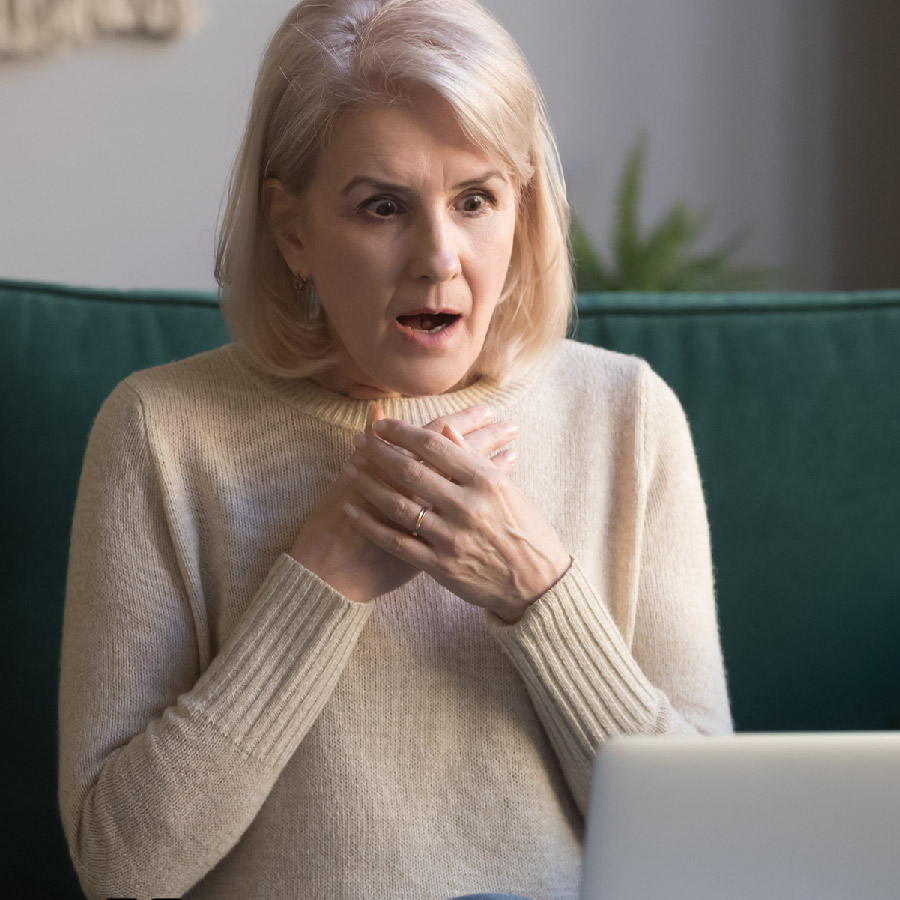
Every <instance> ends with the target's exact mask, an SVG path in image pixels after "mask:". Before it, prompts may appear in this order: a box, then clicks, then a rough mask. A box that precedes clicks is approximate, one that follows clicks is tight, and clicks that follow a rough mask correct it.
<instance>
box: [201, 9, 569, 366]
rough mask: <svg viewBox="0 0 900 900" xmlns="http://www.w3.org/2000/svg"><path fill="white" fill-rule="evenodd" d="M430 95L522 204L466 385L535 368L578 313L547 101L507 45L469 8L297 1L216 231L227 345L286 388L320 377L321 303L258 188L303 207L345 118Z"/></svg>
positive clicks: (266, 69) (323, 350) (496, 27)
mask: <svg viewBox="0 0 900 900" xmlns="http://www.w3.org/2000/svg"><path fill="white" fill-rule="evenodd" d="M419 87H427V88H430V89H431V90H433V91H435V92H436V93H437V94H438V95H439V96H441V97H442V98H443V99H444V100H445V101H446V102H447V103H448V104H449V105H450V106H451V108H452V109H453V111H454V113H455V115H456V117H457V120H458V122H459V125H460V128H461V129H462V131H463V133H464V134H465V135H466V137H467V138H468V139H469V140H470V141H471V142H472V143H473V144H474V145H475V146H477V147H479V148H480V149H481V150H483V151H485V152H487V153H489V154H491V155H493V156H495V157H497V158H498V159H500V160H502V161H503V162H504V163H505V164H506V165H507V166H508V167H509V169H510V171H511V172H512V173H513V176H514V180H515V182H516V183H517V187H518V189H519V195H518V207H517V220H516V232H515V237H514V241H513V251H512V258H511V261H510V265H509V270H508V272H507V277H506V283H505V284H504V288H503V293H502V295H501V302H500V303H499V304H498V306H497V309H496V311H495V312H494V316H493V319H492V321H491V325H490V328H489V330H488V334H487V337H486V339H485V344H484V347H483V349H482V352H481V354H480V356H479V358H478V360H477V362H476V366H475V369H476V372H475V374H478V375H481V376H482V377H487V378H491V379H493V380H497V381H503V380H505V379H507V378H512V377H516V376H519V375H521V374H523V372H524V370H527V369H529V368H531V367H532V366H534V365H536V364H538V363H540V362H542V361H543V360H544V359H546V358H547V356H549V354H550V353H552V352H553V350H554V349H555V348H556V347H557V345H558V344H559V342H560V341H561V340H562V338H563V337H564V336H565V332H566V328H567V326H568V322H569V315H570V312H571V308H572V295H573V285H572V270H571V263H570V257H569V250H568V242H567V235H568V223H569V209H568V204H567V202H566V197H565V184H564V182H563V177H562V170H561V167H560V164H559V157H558V154H557V150H556V144H555V141H554V138H553V134H552V132H551V130H550V126H549V123H548V120H547V115H546V111H545V109H544V103H543V98H542V96H541V93H540V89H539V88H538V86H537V83H536V81H535V79H534V76H533V74H532V73H531V70H530V69H529V67H528V64H527V63H526V61H525V59H524V57H523V56H522V53H521V51H520V50H519V48H518V47H517V46H516V44H515V42H514V41H513V39H512V38H511V37H510V35H509V34H508V33H507V32H506V31H505V30H504V29H503V27H502V26H501V25H500V24H499V23H497V22H496V21H495V20H494V19H493V18H492V17H491V16H490V15H489V14H488V13H487V12H486V11H485V10H484V9H482V7H481V6H479V5H478V4H477V3H476V2H474V0H304V2H301V3H299V4H298V5H297V6H295V7H294V9H293V10H291V12H290V13H289V14H288V15H287V17H286V18H285V20H284V21H283V22H282V24H281V26H280V27H279V28H278V30H277V31H276V32H275V34H274V36H273V37H272V40H271V41H270V43H269V46H268V48H267V50H266V52H265V55H264V56H263V60H262V63H261V65H260V71H259V75H258V77H257V81H256V88H255V90H254V94H253V100H252V104H251V107H250V115H249V119H248V122H247V127H246V130H245V132H244V137H243V140H242V143H241V146H240V149H239V151H238V155H237V158H236V160H235V163H234V167H233V169H232V173H231V180H230V184H229V190H228V197H227V202H226V207H225V212H224V215H223V218H222V221H221V224H220V227H219V236H218V250H217V253H216V268H215V274H216V280H217V281H218V283H219V286H220V288H221V302H222V309H223V312H224V314H225V319H226V322H227V323H228V327H229V329H230V331H231V334H232V336H233V338H234V339H235V340H236V341H238V342H239V343H241V344H242V345H243V346H244V347H246V349H247V351H248V352H249V353H250V355H251V356H252V358H253V359H254V360H255V362H256V363H257V365H259V366H260V367H261V368H263V369H264V370H265V371H268V372H270V373H271V374H274V375H279V376H282V377H305V376H310V375H314V374H316V373H318V372H321V371H323V370H325V369H326V368H328V367H329V366H330V365H331V364H332V362H333V348H332V342H331V338H330V336H329V332H328V326H327V322H326V320H325V317H324V314H323V313H322V311H321V309H320V308H319V305H318V303H317V301H316V297H315V294H314V291H312V290H311V289H309V288H308V287H307V288H301V289H300V290H298V289H297V287H296V286H295V283H294V277H293V273H292V272H291V271H290V270H289V268H288V266H287V264H286V263H285V261H284V259H283V258H282V256H281V253H280V252H279V250H278V247H277V245H276V243H275V240H274V237H273V231H272V224H271V223H269V222H268V221H267V218H266V214H265V211H264V209H263V207H262V199H261V189H262V185H263V181H264V180H265V179H266V178H267V177H276V178H278V179H279V180H280V181H281V182H282V184H283V185H284V187H285V189H286V190H287V191H288V192H289V193H291V194H293V195H295V196H301V195H302V193H303V191H304V189H305V188H306V187H307V186H308V185H309V182H310V181H311V179H312V177H313V174H314V172H315V167H316V162H317V160H318V155H319V152H320V151H321V149H322V147H323V146H324V145H325V144H326V143H327V141H328V136H329V134H330V132H331V130H332V128H333V127H334V124H335V121H336V120H337V118H338V116H340V115H341V113H342V112H345V111H346V110H348V109H350V108H353V107H358V106H361V105H368V106H372V105H374V106H378V105H382V106H385V105H389V104H391V103H396V102H398V101H401V102H402V101H403V100H404V99H406V98H408V97H409V96H410V93H411V91H413V90H415V89H416V88H419Z"/></svg>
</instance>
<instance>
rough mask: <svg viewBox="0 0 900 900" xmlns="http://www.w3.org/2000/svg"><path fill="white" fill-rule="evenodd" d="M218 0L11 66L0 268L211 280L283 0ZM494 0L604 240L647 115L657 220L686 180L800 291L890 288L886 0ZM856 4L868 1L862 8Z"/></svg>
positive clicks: (649, 211) (683, 192)
mask: <svg viewBox="0 0 900 900" xmlns="http://www.w3.org/2000/svg"><path fill="white" fill-rule="evenodd" d="M209 5H210V8H211V14H210V18H209V21H208V23H207V25H206V27H205V28H204V29H203V30H201V31H200V32H198V33H196V34H194V35H191V36H189V37H187V38H186V39H184V40H182V41H180V42H177V43H173V44H164V45H154V44H145V43H140V42H130V41H105V42H102V43H98V44H95V45H92V46H90V47H85V48H80V49H78V50H75V51H71V52H67V53H64V54H61V55H58V56H54V57H52V58H50V59H45V60H38V61H29V62H25V63H6V64H2V65H0V138H2V140H0V163H2V165H0V277H18V278H38V279H46V280H60V281H68V282H72V283H84V284H94V285H110V286H117V287H163V288H198V289H205V288H211V287H213V279H212V275H211V268H212V265H211V261H212V252H213V239H214V232H215V224H216V216H217V213H218V209H219V203H220V200H221V194H222V187H223V185H224V183H225V179H226V176H227V172H228V167H229V164H230V161H231V157H232V155H233V153H234V150H235V147H236V144H237V140H238V135H239V133H240V129H241V127H242V122H243V117H244V114H245V111H246V104H247V102H248V99H249V94H250V90H251V87H252V79H253V74H254V71H255V68H256V63H257V60H258V58H259V54H260V52H261V50H262V47H263V44H264V41H265V39H266V36H267V35H268V34H269V32H270V31H271V29H272V28H273V27H274V26H275V24H276V22H277V20H278V19H279V18H280V16H281V15H283V13H284V12H285V11H286V9H287V8H288V4H287V3H285V2H280V0H279V2H276V0H253V2H250V0H209ZM487 5H488V7H489V8H490V9H491V10H492V11H494V12H495V13H496V14H497V15H498V17H499V18H500V19H501V20H502V21H503V22H504V23H505V24H506V25H507V27H508V28H509V29H510V30H511V31H512V32H513V34H514V35H515V37H516V38H517V39H518V40H519V42H520V43H521V44H522V46H523V47H524V49H525V51H526V54H527V55H528V56H529V58H530V60H531V61H532V64H533V66H534V68H535V70H536V72H537V74H538V77H539V79H540V81H541V83H542V84H543V86H544V89H545V92H546V95H547V100H548V105H549V109H550V115H551V118H552V120H553V122H554V125H555V127H556V129H557V132H558V135H559V142H560V148H561V153H562V157H563V162H564V165H565V168H566V172H567V178H568V183H569V191H570V197H571V200H572V202H573V204H574V206H575V207H576V208H577V210H578V212H579V213H580V215H581V216H582V218H583V219H584V220H585V221H586V222H587V224H588V226H589V227H590V230H591V231H592V232H593V233H594V234H595V236H596V237H597V239H598V240H599V241H601V242H602V241H605V240H606V239H608V236H609V234H608V232H609V227H608V226H609V222H610V218H611V215H612V212H611V198H612V194H613V190H614V186H615V182H616V178H617V175H618V171H619V166H620V164H621V161H622V157H623V156H624V153H625V151H626V149H627V147H628V146H629V144H630V143H631V141H632V140H633V138H634V136H635V135H636V134H637V132H638V131H640V130H645V131H646V132H647V133H648V134H649V136H650V160H649V172H648V181H647V186H646V195H645V198H644V207H645V213H646V217H647V219H648V220H652V219H653V218H655V217H656V216H658V215H659V214H660V213H661V212H662V211H663V210H664V209H665V208H666V207H667V206H668V205H669V204H670V203H671V202H673V201H674V200H676V199H682V198H683V199H686V200H688V201H690V202H691V203H693V204H694V205H696V206H701V207H703V208H705V209H707V210H708V211H709V213H710V219H711V224H710V228H709V234H708V239H709V242H712V241H714V240H716V239H719V238H721V237H723V236H724V235H726V234H728V233H730V232H731V231H732V230H734V229H735V228H738V227H740V226H742V225H746V226H748V227H749V228H750V229H751V231H752V234H753V238H752V241H751V243H750V244H749V246H748V248H747V252H746V254H745V255H746V257H747V258H748V260H753V261H757V262H761V263H765V264H767V265H772V266H778V267H781V268H784V269H786V270H789V271H790V272H791V273H792V275H793V284H794V285H795V286H797V287H822V288H827V287H831V286H833V285H836V284H840V285H841V286H854V285H860V286H861V285H862V284H863V283H864V282H865V283H868V281H867V280H868V279H869V277H870V276H871V277H872V278H874V277H875V273H876V272H878V273H881V274H879V275H878V277H877V279H876V280H879V281H882V280H884V279H889V278H890V279H893V281H894V283H895V284H900V277H898V275H897V271H896V265H894V268H893V269H891V268H890V265H888V264H886V263H885V259H887V258H889V257H892V258H893V260H894V263H896V258H897V254H896V253H892V251H891V246H887V248H885V247H883V246H882V243H883V242H887V243H888V244H890V241H889V240H888V238H887V237H886V236H885V235H886V232H887V231H888V229H890V228H891V226H892V223H891V222H890V221H889V220H888V212H889V211H890V212H893V210H895V209H896V208H897V201H896V199H894V200H892V201H891V202H890V203H888V201H887V197H888V196H889V195H890V191H889V190H886V189H885V185H886V183H887V182H886V181H885V179H889V178H890V177H891V176H892V175H893V176H894V179H895V180H894V188H893V190H894V191H896V166H892V165H890V159H888V158H887V157H888V156H891V158H892V159H896V158H897V157H898V153H897V137H896V136H897V128H896V118H897V117H896V112H895V111H894V106H896V104H895V103H894V106H890V101H893V97H894V96H895V95H896V90H897V87H898V84H897V81H898V73H897V60H896V58H895V57H897V55H898V54H896V53H893V52H892V48H893V47H894V46H896V45H897V42H898V37H897V35H898V29H897V28H896V27H894V28H893V31H890V32H889V30H888V24H890V23H888V22H887V19H888V18H890V15H891V14H892V13H893V14H894V19H896V15H895V14H896V11H897V9H898V8H900V5H898V4H896V2H895V0H883V2H881V3H880V4H879V0H858V2H857V0H855V2H853V3H850V2H849V0H846V2H845V0H753V2H731V0H667V2H665V3H663V2H660V0H554V2H552V3H551V2H549V0H546V2H526V0H487ZM862 10H876V12H866V13H865V15H866V16H867V17H868V16H871V17H872V18H866V20H865V22H864V23H860V20H859V16H861V15H863V12H862ZM879 10H880V11H879ZM877 16H880V17H881V18H877ZM866 23H868V25H866ZM854 29H859V30H861V31H862V32H864V33H863V34H861V35H860V36H859V37H852V39H851V36H853V35H855V34H856V31H855V30H854ZM867 29H868V30H867ZM876 39H877V40H876ZM873 41H876V42H877V43H878V46H879V47H880V48H881V49H880V50H879V53H880V54H881V56H883V57H884V58H885V62H884V63H883V67H882V68H881V69H879V70H878V72H877V73H876V72H875V71H873V68H872V67H873V66H874V65H875V63H874V57H871V56H870V49H871V47H872V46H874V44H873V43H872V42H873ZM860 54H862V57H861V58H860ZM888 57H891V58H893V59H892V63H891V60H888ZM879 58H881V57H879ZM837 63H839V64H837ZM891 64H892V65H893V68H891ZM860 91H862V92H863V93H864V95H865V97H866V101H865V103H864V104H862V105H860V104H859V103H858V97H857V94H858V92H860ZM888 98H890V101H889V99H888ZM889 106H890V108H888V107H889ZM888 120H892V121H893V125H890V126H889V125H888V124H887V122H888ZM888 133H890V134H892V135H893V137H892V138H890V139H889V138H888V137H887V136H886V135H888ZM882 140H883V143H882ZM891 140H892V141H893V143H891ZM879 154H880V155H879ZM882 157H884V158H883V159H882ZM879 159H881V163H879V162H878V160H879ZM848 172H849V173H850V176H848ZM851 176H852V177H851ZM853 179H856V180H855V181H854V180H853ZM893 196H894V197H896V193H895V194H894V195H893ZM845 223H846V224H849V223H852V224H853V227H852V228H850V229H849V230H850V231H851V232H852V233H851V234H849V235H848V233H847V231H848V228H847V227H846V224H845ZM892 239H893V238H891V240H892ZM888 262H890V260H888ZM883 264H884V265H885V268H883V269H882V268H880V267H881V266H882V265H883Z"/></svg>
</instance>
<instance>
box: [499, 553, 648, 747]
mask: <svg viewBox="0 0 900 900" xmlns="http://www.w3.org/2000/svg"><path fill="white" fill-rule="evenodd" d="M488 628H489V630H490V632H491V634H492V635H493V636H494V638H495V639H496V640H497V641H498V643H499V644H500V646H501V647H502V648H503V650H504V651H505V652H506V654H507V655H508V656H509V658H510V660H511V661H512V662H513V664H514V665H515V667H516V669H517V670H518V671H519V673H520V674H521V676H522V678H523V679H524V680H525V683H526V685H527V687H528V691H529V694H530V695H531V697H532V700H533V702H534V703H535V706H536V708H537V710H538V714H539V715H540V717H541V719H542V721H543V722H544V723H545V727H547V728H548V731H550V732H551V735H550V736H551V738H552V739H553V740H554V743H556V745H557V747H564V748H566V751H567V755H570V756H571V757H572V758H573V759H577V758H582V759H584V758H585V756H588V757H593V754H594V752H595V751H596V749H597V747H598V745H599V743H600V742H601V741H602V740H604V739H605V738H607V737H609V736H610V735H613V734H621V733H636V732H638V733H640V732H646V731H648V730H649V731H652V730H655V723H656V720H657V718H658V716H659V712H660V710H659V695H658V692H657V691H655V689H654V688H653V686H652V685H651V684H650V682H649V681H648V680H647V678H646V677H645V676H644V674H643V673H642V672H641V670H640V668H639V667H638V665H637V663H636V662H635V661H634V658H633V657H632V655H631V653H630V651H629V649H628V647H627V646H626V644H625V641H624V640H623V638H622V635H621V633H620V632H619V630H618V628H617V627H616V624H615V622H614V621H613V619H612V617H611V616H610V614H609V611H608V610H607V609H606V607H605V606H604V605H603V603H602V601H601V599H600V598H599V597H598V595H597V593H596V591H595V590H594V589H593V587H592V586H591V584H590V583H589V582H588V580H587V578H586V576H585V575H584V573H583V572H582V570H581V567H580V566H579V564H578V561H577V560H575V561H573V563H572V566H571V568H570V569H569V571H568V572H567V573H566V574H565V575H564V576H563V577H562V578H561V579H560V580H559V581H558V582H557V583H556V584H555V585H554V586H553V587H552V588H551V589H550V590H549V591H548V592H547V593H546V594H545V595H544V596H543V597H541V598H540V599H539V600H537V601H536V602H535V603H533V604H532V605H531V607H530V608H529V610H528V612H526V614H525V615H524V616H523V617H522V618H521V619H520V620H519V621H518V622H516V623H514V624H512V625H508V624H506V623H504V622H503V621H502V620H501V619H499V618H498V617H497V616H494V615H493V614H488Z"/></svg>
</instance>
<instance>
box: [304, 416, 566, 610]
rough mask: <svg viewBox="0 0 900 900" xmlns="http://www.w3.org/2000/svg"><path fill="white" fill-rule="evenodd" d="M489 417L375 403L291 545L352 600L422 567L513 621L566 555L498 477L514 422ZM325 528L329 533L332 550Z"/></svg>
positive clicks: (553, 578)
mask: <svg viewBox="0 0 900 900" xmlns="http://www.w3.org/2000/svg"><path fill="white" fill-rule="evenodd" d="M492 418H493V414H492V412H491V411H490V410H488V409H485V408H483V407H474V408H471V409H467V410H463V411H462V412H459V413H454V414H453V415H450V416H445V417H442V418H441V419H438V420H435V422H432V423H430V424H429V425H427V426H425V427H424V428H419V427H416V426H413V425H409V424H408V423H406V422H402V421H399V420H395V419H385V418H384V414H383V412H382V411H381V409H380V407H378V406H377V405H375V404H373V406H372V408H371V409H370V412H369V419H368V423H367V428H366V433H365V434H364V435H359V436H358V437H357V439H356V443H357V450H356V452H355V453H354V454H353V456H352V457H351V459H350V461H349V462H348V463H347V464H346V465H345V468H344V473H343V475H342V477H341V479H339V481H338V482H337V483H336V484H335V486H334V487H333V488H332V489H331V491H329V492H328V495H326V497H325V498H324V499H323V501H322V503H321V504H320V506H319V507H318V508H317V509H316V510H315V511H314V513H313V515H312V516H310V519H308V520H307V522H306V523H305V524H304V526H303V529H301V534H300V536H298V539H297V543H296V544H295V546H294V549H293V550H292V554H293V555H294V556H295V557H296V558H297V559H299V560H300V562H302V563H303V564H304V565H306V566H307V567H308V568H310V569H311V570H312V571H313V572H315V573H316V574H318V575H319V576H320V577H322V578H323V579H324V580H325V581H328V582H329V583H331V584H332V586H333V587H335V588H336V589H337V590H339V591H341V592H342V593H344V594H345V596H347V597H348V598H349V599H351V600H358V601H367V600H371V599H373V598H374V597H376V596H378V595H379V594H381V593H386V592H387V591H389V590H393V589H395V588H397V587H400V586H401V585H402V584H404V583H405V582H406V581H408V580H409V579H410V578H412V577H413V576H414V575H415V574H416V573H418V572H425V573H426V574H428V575H430V576H431V577H432V578H433V579H434V580H435V581H437V582H438V583H439V584H441V585H443V586H444V587H446V588H447V589H448V590H450V591H452V592H453V593H454V594H456V595H457V596H459V597H461V598H462V599H463V600H465V601H466V602H468V603H471V604H473V605H475V606H480V607H483V608H485V609H488V610H491V611H492V612H494V613H496V614H497V615H498V616H499V617H500V618H502V619H504V620H505V621H507V622H515V621H517V620H518V619H519V618H521V616H522V615H523V614H524V612H525V610H526V609H527V608H528V606H529V605H530V604H531V603H532V602H534V600H536V599H537V598H538V597H540V596H541V595H542V594H544V593H545V592H546V591H547V590H548V589H549V588H550V587H552V585H553V584H555V583H556V582H557V581H558V580H559V579H560V578H561V577H562V575H563V574H565V572H566V570H567V569H568V567H569V565H570V563H571V557H570V556H569V554H568V552H567V551H566V550H565V548H564V547H563V545H562V543H561V541H560V539H559V537H558V536H557V534H556V531H555V530H554V529H553V527H552V525H550V523H549V522H547V520H546V519H545V518H544V517H543V516H542V515H541V513H540V512H539V511H538V509H537V508H536V507H535V506H534V504H533V503H532V502H531V500H529V499H528V498H527V497H526V496H525V495H524V494H523V493H522V492H521V491H520V490H519V488H518V487H516V485H514V484H513V482H512V481H511V480H510V479H509V477H508V474H509V472H510V471H511V470H512V468H513V465H514V463H515V453H514V451H512V450H511V449H509V447H508V444H509V443H510V441H511V440H512V438H513V437H514V435H515V431H516V429H515V428H514V427H513V426H510V425H508V424H507V423H503V422H500V423H494V422H492V421H491V420H492ZM337 504H340V513H341V515H342V516H343V519H344V526H343V527H340V523H339V522H338V520H337V517H336V515H335V513H336V512H337ZM423 509H424V510H425V514H424V516H422V515H421V512H422V510H423ZM417 524H418V526H419V527H418V531H417V533H416V534H414V532H415V531H416V525H417ZM348 525H349V527H350V529H351V531H352V532H354V533H355V537H356V539H357V540H353V535H351V534H350V533H348V530H347V526H348ZM323 526H324V527H326V528H328V529H329V531H330V532H332V534H331V537H332V538H335V539H337V541H338V543H337V544H331V549H330V551H329V550H327V549H326V547H325V544H324V543H323V541H322V536H323V532H322V527H323ZM335 526H337V528H336V533H335ZM314 534H317V535H318V539H317V540H310V541H308V542H307V541H304V540H303V538H304V537H307V538H310V539H312V538H313V536H314ZM359 541H363V542H364V544H360V543H359ZM354 545H355V546H354ZM366 545H367V546H366ZM317 547H318V549H319V551H323V550H324V551H325V553H324V556H325V557H326V558H320V557H321V556H322V554H321V552H319V553H317V552H316V548H317ZM342 551H348V552H342ZM354 556H355V559H353V557H354ZM347 566H349V569H348V568H346V567H347Z"/></svg>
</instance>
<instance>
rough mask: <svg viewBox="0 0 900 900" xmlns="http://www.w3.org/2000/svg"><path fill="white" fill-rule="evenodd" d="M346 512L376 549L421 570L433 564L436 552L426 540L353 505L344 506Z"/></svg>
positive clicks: (354, 525) (355, 526)
mask: <svg viewBox="0 0 900 900" xmlns="http://www.w3.org/2000/svg"><path fill="white" fill-rule="evenodd" d="M344 512H345V513H346V515H347V518H348V519H349V520H350V521H351V522H352V523H353V527H354V528H356V529H357V531H359V532H360V533H361V534H362V535H363V536H364V537H366V538H368V539H369V540H370V541H371V542H372V543H373V544H375V546H376V547H380V548H381V549H382V550H384V551H385V552H386V553H390V554H391V556H395V557H396V558H397V559H399V560H402V561H403V562H405V563H409V564H410V565H412V566H415V567H416V568H418V569H421V570H424V569H425V568H426V566H429V565H431V564H433V562H434V551H433V550H432V549H431V548H430V547H429V546H428V544H427V543H425V541H424V540H420V539H419V538H417V537H413V536H412V531H410V532H409V533H406V532H403V531H399V530H398V529H396V528H393V527H391V526H390V525H385V524H384V523H383V522H379V521H378V519H376V518H375V517H374V516H372V515H370V514H369V513H368V512H366V510H364V509H361V508H360V507H358V506H355V505H354V504H352V503H347V504H345V505H344ZM426 518H427V515H426ZM420 533H421V532H420Z"/></svg>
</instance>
